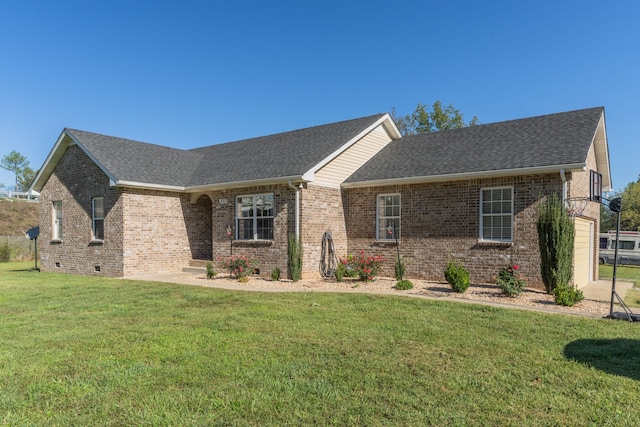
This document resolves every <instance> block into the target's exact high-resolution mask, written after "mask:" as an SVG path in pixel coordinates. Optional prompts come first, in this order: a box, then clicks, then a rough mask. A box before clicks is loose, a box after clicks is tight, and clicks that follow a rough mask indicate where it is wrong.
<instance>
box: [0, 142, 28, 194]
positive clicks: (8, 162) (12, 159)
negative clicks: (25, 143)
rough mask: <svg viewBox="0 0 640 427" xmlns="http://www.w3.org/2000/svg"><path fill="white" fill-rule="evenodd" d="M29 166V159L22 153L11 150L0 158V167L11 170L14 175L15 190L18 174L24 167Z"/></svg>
mask: <svg viewBox="0 0 640 427" xmlns="http://www.w3.org/2000/svg"><path fill="white" fill-rule="evenodd" d="M28 166H29V160H27V158H26V157H25V156H23V155H22V154H20V153H18V152H17V151H15V150H13V151H11V152H10V153H9V154H6V155H5V156H3V157H2V159H0V168H2V169H6V170H8V171H11V172H13V173H14V174H15V175H16V187H15V188H16V190H18V188H19V187H18V176H19V175H20V174H21V173H22V172H23V170H24V168H26V167H28Z"/></svg>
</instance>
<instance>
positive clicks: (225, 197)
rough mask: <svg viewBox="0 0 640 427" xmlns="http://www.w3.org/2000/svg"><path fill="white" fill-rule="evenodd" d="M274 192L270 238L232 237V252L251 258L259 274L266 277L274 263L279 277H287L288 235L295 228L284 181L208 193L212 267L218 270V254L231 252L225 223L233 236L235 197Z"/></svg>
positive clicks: (292, 202) (292, 206)
mask: <svg viewBox="0 0 640 427" xmlns="http://www.w3.org/2000/svg"><path fill="white" fill-rule="evenodd" d="M267 193H272V194H273V195H274V204H275V215H274V220H273V240H258V241H251V240H235V237H234V241H233V255H244V256H247V257H248V258H250V259H252V260H255V261H256V262H257V265H256V266H255V268H257V269H259V271H260V276H262V277H270V276H271V271H272V270H273V269H274V268H275V267H278V268H279V269H280V271H281V274H282V277H287V275H288V271H289V270H288V267H287V259H288V235H289V233H294V232H295V216H294V215H295V213H294V212H295V191H294V190H293V189H292V188H290V187H289V186H287V185H286V184H285V185H267V186H257V187H244V188H236V189H229V190H221V191H214V192H211V193H209V194H210V197H211V199H212V200H213V210H212V230H213V259H214V260H216V263H215V268H216V269H217V270H218V271H219V270H220V267H219V262H218V259H219V258H226V257H229V256H230V255H231V245H232V244H231V242H230V238H229V236H228V235H227V225H231V226H232V227H233V232H234V236H235V232H236V224H235V209H236V197H238V196H250V195H255V194H267Z"/></svg>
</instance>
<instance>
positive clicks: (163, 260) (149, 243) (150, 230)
mask: <svg viewBox="0 0 640 427" xmlns="http://www.w3.org/2000/svg"><path fill="white" fill-rule="evenodd" d="M96 196H103V197H104V204H105V206H104V207H105V219H104V241H102V242H97V241H93V240H92V232H91V229H92V223H91V215H92V210H91V198H92V197H96ZM58 200H59V201H62V213H63V235H62V239H61V240H60V241H53V239H52V227H53V205H52V203H53V202H54V201H58ZM38 243H39V245H40V256H41V268H42V270H43V271H59V272H64V273H72V274H83V275H101V276H123V275H124V276H129V275H136V274H145V273H156V272H166V271H176V270H180V269H182V268H183V267H185V266H187V265H188V264H189V260H191V259H192V258H202V257H204V258H211V202H210V199H209V198H208V197H206V196H205V197H202V198H200V199H198V200H197V202H196V203H195V204H191V203H190V196H189V195H188V194H184V193H172V192H162V191H152V190H136V189H120V188H115V187H111V186H110V185H109V178H108V177H107V176H106V175H105V174H104V173H103V172H102V170H101V169H100V168H99V167H98V166H97V165H96V164H95V163H93V162H92V161H91V159H89V157H87V156H86V154H84V152H83V151H82V150H81V149H80V148H79V147H78V146H75V145H72V146H70V147H69V148H67V150H66V151H65V153H64V154H63V156H62V158H61V159H60V161H59V162H58V164H57V165H56V168H55V170H54V172H53V174H52V175H51V177H50V178H49V180H48V181H47V183H46V185H45V186H44V188H43V189H42V192H41V198H40V237H39V239H38ZM96 267H99V271H98V269H97V268H96Z"/></svg>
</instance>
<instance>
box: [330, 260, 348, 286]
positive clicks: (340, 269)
mask: <svg viewBox="0 0 640 427" xmlns="http://www.w3.org/2000/svg"><path fill="white" fill-rule="evenodd" d="M346 272H347V267H346V266H345V265H344V264H343V263H341V262H339V263H338V266H337V267H336V271H335V272H334V273H333V275H334V276H335V277H336V281H338V282H342V280H343V279H344V275H345V273H346Z"/></svg>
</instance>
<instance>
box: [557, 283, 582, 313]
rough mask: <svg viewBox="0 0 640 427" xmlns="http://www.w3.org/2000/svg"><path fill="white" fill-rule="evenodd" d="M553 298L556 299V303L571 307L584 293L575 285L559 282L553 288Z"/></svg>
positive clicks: (580, 299)
mask: <svg viewBox="0 0 640 427" xmlns="http://www.w3.org/2000/svg"><path fill="white" fill-rule="evenodd" d="M553 298H554V299H555V300H556V304H559V305H564V306H566V307H573V306H574V305H576V304H577V303H579V302H580V301H582V300H583V299H584V294H583V293H582V291H581V290H580V289H578V288H576V287H575V286H568V285H565V284H564V283H559V284H558V285H557V286H556V288H555V289H554V290H553Z"/></svg>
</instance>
